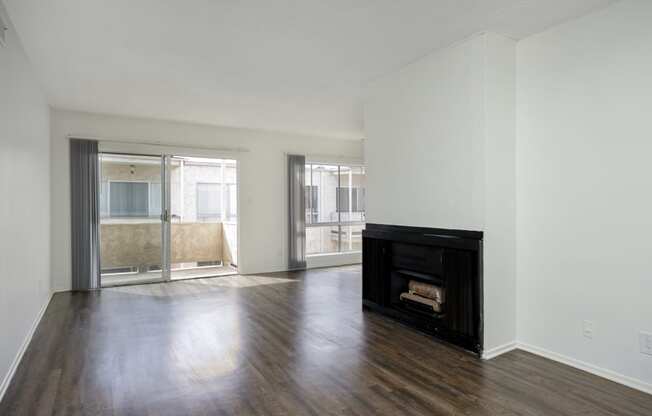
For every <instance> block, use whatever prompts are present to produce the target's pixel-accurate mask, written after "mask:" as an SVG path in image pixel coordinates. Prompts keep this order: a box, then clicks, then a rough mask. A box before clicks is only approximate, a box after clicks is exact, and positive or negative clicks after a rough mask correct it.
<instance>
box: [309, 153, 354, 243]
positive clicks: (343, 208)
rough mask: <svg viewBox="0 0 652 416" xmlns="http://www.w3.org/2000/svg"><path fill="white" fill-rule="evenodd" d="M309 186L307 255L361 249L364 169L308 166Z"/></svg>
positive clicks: (320, 165) (314, 164)
mask: <svg viewBox="0 0 652 416" xmlns="http://www.w3.org/2000/svg"><path fill="white" fill-rule="evenodd" d="M305 183H306V186H305V204H306V255H315V254H325V253H338V252H346V251H359V250H361V248H362V235H361V234H362V229H363V228H364V221H365V183H366V180H365V170H364V167H362V166H345V165H327V164H316V163H313V164H307V165H306V178H305Z"/></svg>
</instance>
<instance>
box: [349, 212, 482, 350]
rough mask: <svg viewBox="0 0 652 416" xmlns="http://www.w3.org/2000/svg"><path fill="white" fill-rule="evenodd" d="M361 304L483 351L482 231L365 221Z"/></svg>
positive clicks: (448, 340) (441, 336) (427, 331)
mask: <svg viewBox="0 0 652 416" xmlns="http://www.w3.org/2000/svg"><path fill="white" fill-rule="evenodd" d="M362 298H363V307H364V308H365V309H368V310H372V311H375V312H379V313H381V314H383V315H385V316H388V317H390V318H393V319H396V320H398V321H400V322H402V323H404V324H407V325H409V326H412V327H414V328H416V329H418V330H420V331H423V332H426V333H428V334H430V335H434V336H435V337H437V338H439V339H441V340H444V341H447V342H449V343H452V344H455V345H457V346H460V347H462V348H465V349H467V350H469V351H471V352H474V353H476V354H481V353H482V232H480V231H465V230H447V229H440V228H423V227H406V226H396V225H383V224H367V226H366V229H365V230H364V231H363V251H362Z"/></svg>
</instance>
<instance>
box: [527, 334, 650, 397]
mask: <svg viewBox="0 0 652 416" xmlns="http://www.w3.org/2000/svg"><path fill="white" fill-rule="evenodd" d="M516 348H518V349H519V350H523V351H527V352H530V353H532V354H536V355H539V356H541V357H544V358H548V359H550V360H553V361H557V362H560V363H562V364H566V365H568V366H571V367H574V368H577V369H580V370H583V371H586V372H587V373H591V374H594V375H596V376H599V377H602V378H606V379H607V380H611V381H614V382H616V383H619V384H623V385H625V386H627V387H631V388H633V389H636V390H640V391H642V392H644V393H648V394H652V384H650V383H646V382H644V381H642V380H638V379H635V378H632V377H629V376H626V375H623V374H620V373H617V372H615V371H612V370H607V369H606V368H602V367H598V366H596V365H593V364H589V363H587V362H584V361H580V360H576V359H575V358H571V357H567V356H565V355H562V354H558V353H556V352H553V351H549V350H546V349H544V348H540V347H536V346H534V345H530V344H525V343H522V342H519V343H517V347H516Z"/></svg>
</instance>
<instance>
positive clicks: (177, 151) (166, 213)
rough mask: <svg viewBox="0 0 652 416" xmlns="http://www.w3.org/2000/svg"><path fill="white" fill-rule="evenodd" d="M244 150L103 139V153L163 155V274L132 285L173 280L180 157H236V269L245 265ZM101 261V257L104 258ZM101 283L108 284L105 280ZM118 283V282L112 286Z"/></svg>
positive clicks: (101, 146) (234, 158)
mask: <svg viewBox="0 0 652 416" xmlns="http://www.w3.org/2000/svg"><path fill="white" fill-rule="evenodd" d="M242 152H243V151H222V150H219V149H214V150H213V149H203V148H185V147H182V146H179V147H177V146H166V145H155V144H140V143H126V142H112V141H99V155H100V156H101V155H102V154H115V155H123V156H150V157H159V158H160V159H161V215H160V223H161V263H162V264H161V277H156V278H152V279H142V280H139V281H138V282H135V283H125V285H128V284H143V283H160V282H170V281H173V280H172V270H171V260H172V259H171V254H172V244H171V231H172V222H171V215H170V206H171V183H170V182H171V181H170V179H171V161H172V158H173V157H174V156H175V155H176V156H184V157H198V158H210V159H222V160H234V161H235V162H236V169H235V186H236V218H237V227H236V235H237V237H236V239H237V241H236V252H237V256H238V258H237V262H236V270H237V271H238V272H239V271H240V269H241V266H242V257H241V250H240V247H241V243H240V241H241V238H240V236H241V223H242V222H241V209H240V207H241V204H240V202H241V197H240V194H241V186H240V166H241V153H242ZM100 264H101V258H100ZM100 285H101V287H104V285H103V284H102V282H101V277H100ZM111 286H116V285H111Z"/></svg>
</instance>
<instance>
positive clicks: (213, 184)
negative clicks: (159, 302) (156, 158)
mask: <svg viewBox="0 0 652 416" xmlns="http://www.w3.org/2000/svg"><path fill="white" fill-rule="evenodd" d="M168 177H169V195H170V198H169V200H170V201H169V206H170V216H169V217H170V219H169V221H170V222H169V227H170V237H169V238H170V244H169V247H170V252H169V253H170V254H169V258H170V272H169V275H170V279H171V280H177V279H188V278H197V277H208V276H218V275H224V274H233V273H235V272H236V268H235V264H237V241H236V239H237V186H236V162H235V161H234V160H224V159H207V158H195V157H183V156H171V157H169V162H168Z"/></svg>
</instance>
